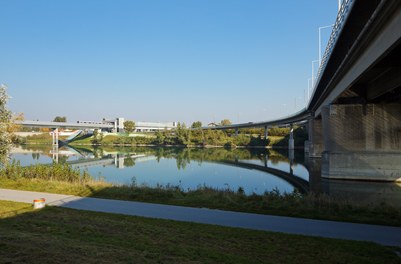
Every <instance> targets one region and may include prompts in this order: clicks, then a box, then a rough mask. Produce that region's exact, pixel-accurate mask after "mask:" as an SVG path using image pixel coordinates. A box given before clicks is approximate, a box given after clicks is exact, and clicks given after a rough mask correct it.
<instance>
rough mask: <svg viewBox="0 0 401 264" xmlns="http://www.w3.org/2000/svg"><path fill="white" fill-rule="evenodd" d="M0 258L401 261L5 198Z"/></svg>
mask: <svg viewBox="0 0 401 264" xmlns="http://www.w3.org/2000/svg"><path fill="white" fill-rule="evenodd" d="M0 238H1V239H0V263H308V264H309V263H311V264H313V263H386V264H391V263H401V259H400V258H399V257H398V256H396V254H395V253H394V252H393V251H394V250H395V249H394V248H388V247H384V246H380V245H377V244H374V243H370V242H354V241H344V240H336V239H326V238H315V237H306V236H298V235H287V234H280V233H271V232H262V231H253V230H246V229H239V228H227V227H219V226H212V225H202V224H194V223H183V222H175V221H168V220H158V219H149V218H141V217H132V216H123V215H115V214H105V213H95V212H86V211H78V210H73V209H65V208H57V207H46V208H45V209H42V210H36V211H33V209H32V206H31V205H30V204H25V203H16V202H8V201H0Z"/></svg>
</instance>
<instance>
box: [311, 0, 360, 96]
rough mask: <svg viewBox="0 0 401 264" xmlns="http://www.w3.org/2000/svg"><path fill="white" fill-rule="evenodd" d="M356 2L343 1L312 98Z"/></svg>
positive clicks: (321, 63)
mask: <svg viewBox="0 0 401 264" xmlns="http://www.w3.org/2000/svg"><path fill="white" fill-rule="evenodd" d="M354 2H355V0H343V2H342V4H341V8H340V10H339V11H338V14H337V19H336V22H335V24H334V26H333V31H332V32H331V35H330V38H329V41H328V43H327V46H326V50H325V52H324V55H323V57H322V60H321V62H320V65H319V70H318V72H317V76H316V81H315V82H314V87H313V92H312V96H311V98H313V95H314V94H315V91H316V87H317V84H318V83H319V82H320V79H321V77H322V74H323V72H324V70H325V69H326V66H327V62H328V60H329V58H330V56H331V53H332V52H333V49H334V46H335V44H336V42H337V39H338V36H339V35H340V33H341V30H342V29H343V27H344V23H345V21H346V20H347V17H348V15H349V11H350V10H351V8H352V5H353V4H354ZM312 78H313V76H312Z"/></svg>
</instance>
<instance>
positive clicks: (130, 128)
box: [124, 120, 135, 133]
mask: <svg viewBox="0 0 401 264" xmlns="http://www.w3.org/2000/svg"><path fill="white" fill-rule="evenodd" d="M124 130H125V132H127V133H132V132H134V130H135V122H134V121H129V120H127V121H125V122H124Z"/></svg>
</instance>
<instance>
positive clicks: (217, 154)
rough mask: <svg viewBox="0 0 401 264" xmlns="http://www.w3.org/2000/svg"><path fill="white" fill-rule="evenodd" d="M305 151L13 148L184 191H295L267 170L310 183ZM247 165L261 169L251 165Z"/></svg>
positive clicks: (19, 155)
mask: <svg viewBox="0 0 401 264" xmlns="http://www.w3.org/2000/svg"><path fill="white" fill-rule="evenodd" d="M55 154H58V155H57V156H55ZM302 154H303V153H302V152H300V153H296V155H295V159H294V161H293V162H292V163H291V164H290V162H289V159H288V158H287V157H286V156H285V155H286V153H285V152H283V153H279V152H277V151H272V150H266V149H224V148H210V149H199V148H151V147H136V148H115V147H114V148H112V147H110V148H95V149H93V148H65V147H63V148H60V149H59V150H58V152H57V153H54V151H53V150H52V149H51V148H48V147H47V148H46V147H45V146H32V145H31V146H23V147H19V148H17V149H14V153H13V158H14V159H16V160H19V161H20V163H21V165H23V166H27V165H30V164H35V163H42V164H43V163H51V162H52V159H53V158H55V159H57V160H58V161H59V162H67V163H69V164H71V165H72V166H74V167H77V168H80V169H81V170H87V171H88V172H89V174H90V175H92V176H93V177H95V178H102V179H104V180H105V181H107V182H111V183H113V184H117V185H119V184H125V185H132V184H134V185H137V186H149V187H160V186H165V187H166V186H167V187H168V186H170V187H171V186H178V187H179V188H181V189H182V190H184V191H186V190H194V189H197V188H199V187H204V186H207V187H212V188H215V189H231V190H234V191H236V190H238V189H240V188H241V189H243V190H244V191H245V193H246V194H252V193H256V194H262V193H264V192H265V191H271V190H273V189H275V190H278V191H280V192H281V193H284V192H287V193H290V192H293V191H294V189H295V188H297V186H294V185H293V184H291V182H288V181H286V180H285V179H283V178H281V177H278V176H276V175H273V174H271V173H267V172H266V171H263V168H265V167H269V168H275V169H278V170H281V171H283V172H288V174H289V173H291V172H292V173H293V174H295V175H297V176H299V179H300V180H302V179H303V180H304V181H305V182H306V181H307V180H308V172H307V170H306V169H305V167H304V166H303V165H302V164H301V162H300V161H302V160H303V156H302ZM241 164H242V165H241ZM246 164H254V165H257V168H256V169H250V168H247V167H246ZM244 165H245V166H244ZM258 167H260V168H261V170H258Z"/></svg>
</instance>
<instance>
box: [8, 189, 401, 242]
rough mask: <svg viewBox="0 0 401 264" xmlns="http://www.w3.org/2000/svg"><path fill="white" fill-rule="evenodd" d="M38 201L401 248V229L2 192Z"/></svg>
mask: <svg viewBox="0 0 401 264" xmlns="http://www.w3.org/2000/svg"><path fill="white" fill-rule="evenodd" d="M38 198H45V199H46V204H47V205H52V206H61V207H67V208H73V209H79V210H88V211H97V212H107V213H117V214H125V215H135V216H143V217H152V218H162V219H170V220H176V221H186V222H196V223H203V224H213V225H221V226H230V227H241V228H248V229H256V230H265V231H274V232H283V233H289V234H300V235H307V236H320V237H329V238H339V239H348V240H360V241H373V242H376V243H379V244H382V245H387V246H398V247H401V227H390V226H378V225H366V224H354V223H344V222H334V221H322V220H312V219H303V218H291V217H282V216H271V215H258V214H249V213H238V212H229V211H221V210H211V209H206V208H191V207H182V206H171V205H161V204H150V203H140V202H129V201H119V200H108V199H99V198H86V197H78V196H71V195H60V194H51V193H40V192H28V191H15V190H7V189H0V200H9V201H16V202H26V203H32V201H33V200H34V199H38Z"/></svg>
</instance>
